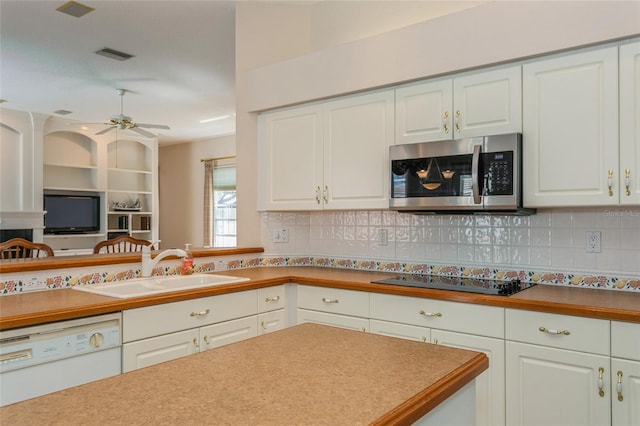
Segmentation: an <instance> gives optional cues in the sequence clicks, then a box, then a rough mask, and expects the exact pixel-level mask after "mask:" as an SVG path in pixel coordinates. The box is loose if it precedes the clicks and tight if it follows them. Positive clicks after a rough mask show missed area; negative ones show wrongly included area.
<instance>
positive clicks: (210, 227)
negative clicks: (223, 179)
mask: <svg viewBox="0 0 640 426" xmlns="http://www.w3.org/2000/svg"><path fill="white" fill-rule="evenodd" d="M203 163H204V211H203V215H202V217H203V221H204V223H203V227H202V230H203V231H202V232H203V235H202V245H203V246H205V247H213V233H214V222H215V217H214V207H215V201H214V198H213V168H214V160H204V161H203Z"/></svg>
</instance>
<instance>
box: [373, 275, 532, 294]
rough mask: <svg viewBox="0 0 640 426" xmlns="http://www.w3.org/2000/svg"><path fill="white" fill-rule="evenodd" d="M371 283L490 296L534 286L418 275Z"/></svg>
mask: <svg viewBox="0 0 640 426" xmlns="http://www.w3.org/2000/svg"><path fill="white" fill-rule="evenodd" d="M372 282H373V283H374V284H391V285H400V286H405V287H419V288H430V289H438V290H451V291H462V292H465V293H479V294H490V295H495V296H511V295H512V294H516V293H517V292H519V291H522V290H525V289H527V288H529V287H532V286H534V285H535V283H526V282H521V281H520V279H514V280H490V279H483V278H468V277H451V276H440V275H418V274H402V275H398V276H395V277H392V278H386V279H383V280H378V281H372Z"/></svg>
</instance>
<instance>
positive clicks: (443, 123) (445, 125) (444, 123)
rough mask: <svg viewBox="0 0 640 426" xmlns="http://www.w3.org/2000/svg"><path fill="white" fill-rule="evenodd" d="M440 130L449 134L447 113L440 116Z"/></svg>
mask: <svg viewBox="0 0 640 426" xmlns="http://www.w3.org/2000/svg"><path fill="white" fill-rule="evenodd" d="M442 128H443V129H444V132H445V133H449V111H445V112H444V115H443V116H442Z"/></svg>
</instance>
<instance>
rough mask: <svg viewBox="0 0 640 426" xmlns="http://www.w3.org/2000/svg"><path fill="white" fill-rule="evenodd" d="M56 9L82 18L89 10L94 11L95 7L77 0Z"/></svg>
mask: <svg viewBox="0 0 640 426" xmlns="http://www.w3.org/2000/svg"><path fill="white" fill-rule="evenodd" d="M56 10H57V11H58V12H62V13H66V14H67V15H70V16H73V17H76V18H80V17H82V16H84V15H86V14H87V13H89V12H93V11H94V10H95V9H94V8H92V7H89V6H85V5H84V4H80V3H78V2H75V1H68V2H66V3H65V4H63V5H62V6H60V7H59V8H57V9H56Z"/></svg>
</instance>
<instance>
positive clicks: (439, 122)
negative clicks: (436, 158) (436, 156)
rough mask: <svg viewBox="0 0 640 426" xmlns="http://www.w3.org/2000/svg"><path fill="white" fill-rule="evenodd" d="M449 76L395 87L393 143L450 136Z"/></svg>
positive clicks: (430, 140)
mask: <svg viewBox="0 0 640 426" xmlns="http://www.w3.org/2000/svg"><path fill="white" fill-rule="evenodd" d="M452 105H453V88H452V81H451V79H449V78H448V79H445V80H435V81H428V82H424V83H417V84H411V85H408V86H404V87H401V88H399V89H396V140H395V143H396V145H399V144H407V143H418V142H433V141H441V140H446V139H452V137H453V130H452V128H451V125H452V124H453V119H452V116H451V107H452Z"/></svg>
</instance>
